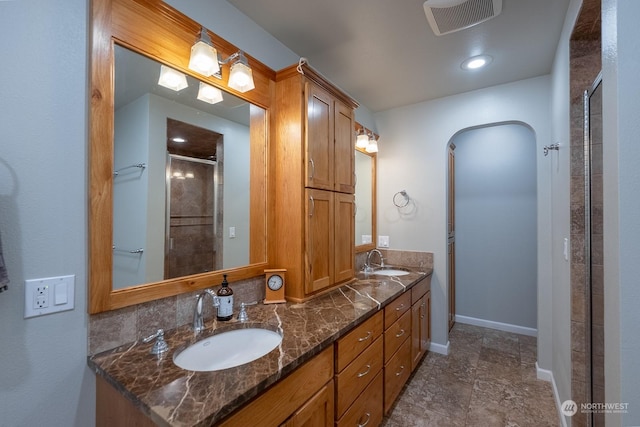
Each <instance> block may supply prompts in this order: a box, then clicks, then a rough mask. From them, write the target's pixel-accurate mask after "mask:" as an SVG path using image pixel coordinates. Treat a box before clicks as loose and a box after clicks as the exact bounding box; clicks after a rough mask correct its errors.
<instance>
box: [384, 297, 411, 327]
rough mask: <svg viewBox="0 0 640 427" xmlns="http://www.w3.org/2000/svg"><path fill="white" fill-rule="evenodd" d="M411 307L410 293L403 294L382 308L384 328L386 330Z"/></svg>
mask: <svg viewBox="0 0 640 427" xmlns="http://www.w3.org/2000/svg"><path fill="white" fill-rule="evenodd" d="M410 307H411V292H405V293H404V294H402V295H400V296H399V297H398V298H396V299H395V300H393V301H392V302H391V304H389V305H388V306H386V307H385V308H384V328H385V329H388V328H389V326H391V325H392V324H393V322H395V321H396V320H398V319H399V318H400V316H402V315H403V314H404V313H405V312H406V311H407V310H409V308H410Z"/></svg>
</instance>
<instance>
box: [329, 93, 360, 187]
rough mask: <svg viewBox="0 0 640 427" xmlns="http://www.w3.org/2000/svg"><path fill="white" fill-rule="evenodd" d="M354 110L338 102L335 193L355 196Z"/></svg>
mask: <svg viewBox="0 0 640 427" xmlns="http://www.w3.org/2000/svg"><path fill="white" fill-rule="evenodd" d="M353 121H354V119H353V110H352V109H351V108H349V107H347V106H346V105H344V104H342V103H341V102H338V101H336V103H335V110H334V129H335V145H334V159H335V160H334V166H333V167H334V181H335V182H334V187H333V189H334V190H335V191H339V192H341V193H350V194H354V193H355V191H356V185H355V173H354V171H355V149H354V147H355V133H354V131H353V129H354V124H353Z"/></svg>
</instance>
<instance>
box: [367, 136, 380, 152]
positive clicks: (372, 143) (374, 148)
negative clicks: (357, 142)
mask: <svg viewBox="0 0 640 427" xmlns="http://www.w3.org/2000/svg"><path fill="white" fill-rule="evenodd" d="M364 150H365V151H366V152H367V153H377V152H378V141H377V140H376V138H375V137H373V136H372V137H371V139H369V142H368V143H367V148H365V149H364Z"/></svg>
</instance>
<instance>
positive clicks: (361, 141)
mask: <svg viewBox="0 0 640 427" xmlns="http://www.w3.org/2000/svg"><path fill="white" fill-rule="evenodd" d="M367 145H369V136H368V135H367V133H366V132H365V130H364V126H363V127H361V128H360V129H359V130H358V135H357V136H356V147H358V148H366V147H367Z"/></svg>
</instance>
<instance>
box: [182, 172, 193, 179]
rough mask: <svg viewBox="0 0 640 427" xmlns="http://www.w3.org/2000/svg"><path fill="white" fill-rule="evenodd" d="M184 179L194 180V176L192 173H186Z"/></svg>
mask: <svg viewBox="0 0 640 427" xmlns="http://www.w3.org/2000/svg"><path fill="white" fill-rule="evenodd" d="M184 177H185V178H194V177H195V175H194V174H193V172H187V173H186V174H184Z"/></svg>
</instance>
